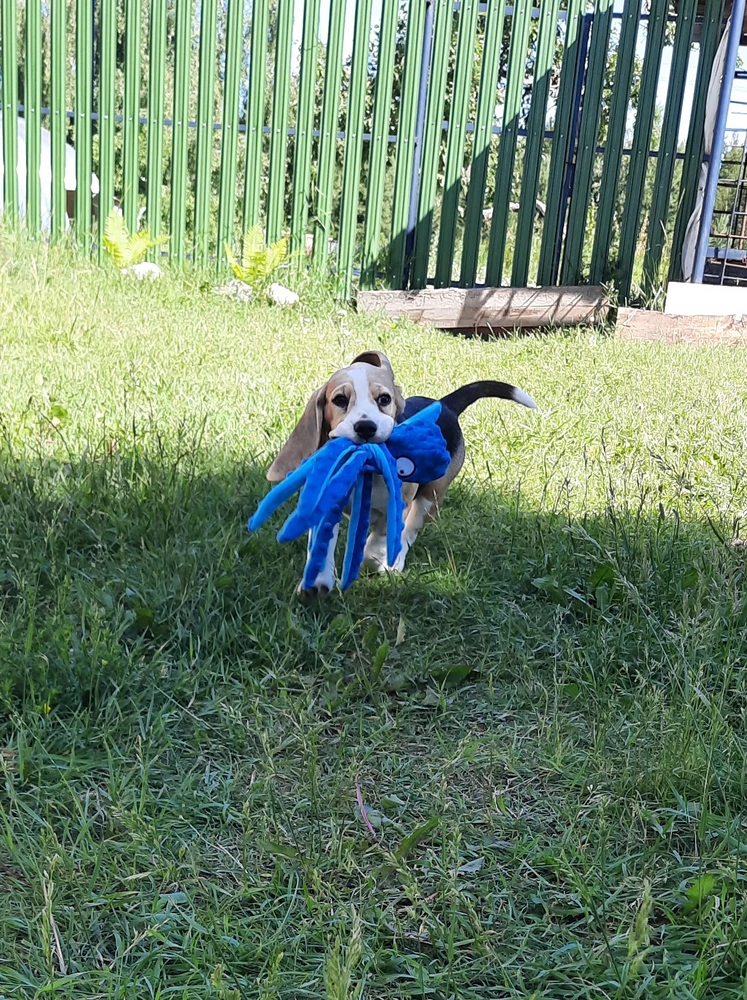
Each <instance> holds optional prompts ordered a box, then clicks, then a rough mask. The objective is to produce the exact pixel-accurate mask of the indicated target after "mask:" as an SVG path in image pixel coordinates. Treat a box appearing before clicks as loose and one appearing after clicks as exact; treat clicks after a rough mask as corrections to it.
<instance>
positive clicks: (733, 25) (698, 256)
mask: <svg viewBox="0 0 747 1000" xmlns="http://www.w3.org/2000/svg"><path fill="white" fill-rule="evenodd" d="M744 8H745V0H734V6H733V7H732V9H731V20H730V22H729V39H728V41H727V43H726V58H725V59H724V75H723V77H722V78H721V91H720V93H719V97H718V109H717V111H716V124H715V126H714V129H713V145H712V147H711V155H710V158H709V160H708V176H707V178H706V186H705V191H704V192H703V213H702V215H701V216H700V227H699V229H698V242H697V243H696V245H695V262H694V265H693V276H692V280H693V282H695V283H697V284H701V283H702V281H703V275H704V273H705V262H706V255H707V254H708V242H709V240H710V237H711V222H712V221H713V209H714V206H715V204H716V187H717V185H718V178H719V174H720V173H721V160H722V159H723V155H724V133H725V131H726V119H727V117H728V114H729V104H730V103H731V88H732V85H733V83H734V73H735V72H736V68H737V57H738V55H739V38H740V35H741V34H742V24H743V23H744Z"/></svg>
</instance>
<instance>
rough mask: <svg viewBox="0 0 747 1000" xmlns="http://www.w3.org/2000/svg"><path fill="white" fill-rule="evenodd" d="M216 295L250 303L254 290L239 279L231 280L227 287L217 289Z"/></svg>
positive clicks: (222, 286)
mask: <svg viewBox="0 0 747 1000" xmlns="http://www.w3.org/2000/svg"><path fill="white" fill-rule="evenodd" d="M215 294H216V295H227V296H228V297H229V298H231V299H238V300H239V302H249V300H250V299H251V297H252V290H251V288H250V287H249V285H247V284H246V283H245V282H243V281H239V279H238V278H231V280H230V281H228V282H226V284H225V285H221V286H220V287H219V288H216V289H215Z"/></svg>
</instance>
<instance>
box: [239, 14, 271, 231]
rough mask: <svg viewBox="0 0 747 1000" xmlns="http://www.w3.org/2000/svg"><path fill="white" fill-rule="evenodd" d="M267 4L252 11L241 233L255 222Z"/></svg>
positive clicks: (262, 142)
mask: <svg viewBox="0 0 747 1000" xmlns="http://www.w3.org/2000/svg"><path fill="white" fill-rule="evenodd" d="M269 17H270V4H269V2H267V0H265V2H262V0H259V2H258V3H256V4H255V5H254V8H253V10H252V48H251V57H250V58H251V63H250V66H249V107H248V113H247V122H246V177H245V179H244V231H245V232H246V230H247V229H250V228H251V227H252V226H256V225H257V223H258V222H259V204H260V196H261V192H262V177H263V176H264V173H265V171H264V165H263V160H262V154H263V150H264V145H265V132H264V128H265V97H266V95H265V90H266V84H265V78H266V73H267V32H268V27H269Z"/></svg>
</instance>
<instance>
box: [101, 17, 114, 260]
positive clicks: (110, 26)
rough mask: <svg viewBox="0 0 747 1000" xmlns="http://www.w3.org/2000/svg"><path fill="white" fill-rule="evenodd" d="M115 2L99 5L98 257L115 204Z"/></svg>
mask: <svg viewBox="0 0 747 1000" xmlns="http://www.w3.org/2000/svg"><path fill="white" fill-rule="evenodd" d="M116 57H117V4H116V0H101V5H100V7H99V121H98V140H99V143H98V145H99V185H100V191H99V240H98V254H99V260H101V257H102V254H103V251H104V246H103V238H104V228H105V226H106V219H107V216H108V215H109V213H110V212H111V210H112V208H113V206H114V84H115V77H116V72H117V64H116Z"/></svg>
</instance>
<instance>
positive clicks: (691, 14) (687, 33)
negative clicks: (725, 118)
mask: <svg viewBox="0 0 747 1000" xmlns="http://www.w3.org/2000/svg"><path fill="white" fill-rule="evenodd" d="M696 10H697V0H683V3H682V6H681V8H680V10H679V13H678V15H677V29H676V32H675V36H674V49H673V52H672V65H671V69H670V75H669V86H668V87H667V99H666V105H665V108H664V121H663V122H662V127H661V139H660V140H659V155H658V156H657V158H656V175H655V179H654V193H653V200H652V204H651V212H650V215H649V224H648V240H647V244H646V255H645V257H644V260H643V286H644V290H645V291H646V293H647V294H651V293H652V292H654V291H655V285H656V282H657V280H658V277H659V267H660V265H661V257H662V253H663V251H664V245H665V242H666V238H667V232H666V227H667V220H668V216H669V204H670V198H671V193H672V181H673V179H674V163H675V154H676V152H677V138H678V133H679V128H680V116H681V115H682V105H683V103H684V98H685V84H686V82H687V65H688V62H689V58H690V41H691V39H692V34H693V25H694V22H695V14H696Z"/></svg>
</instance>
